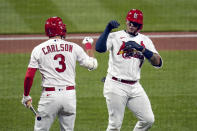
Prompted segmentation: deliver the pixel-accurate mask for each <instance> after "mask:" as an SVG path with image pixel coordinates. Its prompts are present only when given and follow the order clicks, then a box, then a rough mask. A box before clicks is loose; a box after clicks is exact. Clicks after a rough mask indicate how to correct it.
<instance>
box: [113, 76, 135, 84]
mask: <svg viewBox="0 0 197 131" xmlns="http://www.w3.org/2000/svg"><path fill="white" fill-rule="evenodd" d="M112 79H113V80H115V81H119V82H122V83H126V84H131V85H133V84H135V83H136V82H137V81H130V80H123V79H119V78H116V77H112Z"/></svg>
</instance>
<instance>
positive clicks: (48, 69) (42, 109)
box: [22, 17, 97, 131]
mask: <svg viewBox="0 0 197 131" xmlns="http://www.w3.org/2000/svg"><path fill="white" fill-rule="evenodd" d="M45 33H46V35H47V36H48V37H49V40H47V41H45V42H43V43H41V44H40V45H38V46H36V47H35V48H34V49H33V51H32V54H31V58H30V62H29V65H28V69H27V72H26V76H25V80H24V95H23V98H22V104H24V105H25V107H30V104H28V103H31V102H32V98H31V97H30V96H29V93H30V89H31V86H32V83H33V79H34V75H35V73H36V71H37V70H39V71H40V73H41V76H42V83H41V87H42V94H41V97H40V101H39V104H38V114H39V116H40V117H41V118H42V119H41V120H40V121H38V120H37V119H36V120H35V126H34V130H35V131H41V130H42V131H49V129H50V127H51V124H52V123H53V121H54V119H55V118H56V116H57V117H58V118H59V122H60V128H61V131H73V130H74V122H75V116H76V91H75V88H76V87H75V74H76V73H75V67H76V61H78V62H79V64H80V65H81V66H83V67H86V68H87V69H88V70H94V69H96V68H97V60H96V59H95V58H93V55H94V54H93V52H91V51H90V50H92V44H93V39H92V38H90V37H85V38H84V40H83V42H82V43H83V44H84V45H85V49H86V51H87V52H88V53H86V52H85V51H84V50H83V48H82V47H80V46H79V45H77V44H75V43H73V42H68V41H65V40H64V39H65V36H66V25H65V24H64V23H63V21H62V19H61V18H60V17H51V18H49V19H47V20H46V23H45ZM87 54H88V55H87Z"/></svg>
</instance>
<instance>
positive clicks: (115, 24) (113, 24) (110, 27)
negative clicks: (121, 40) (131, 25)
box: [107, 20, 120, 31]
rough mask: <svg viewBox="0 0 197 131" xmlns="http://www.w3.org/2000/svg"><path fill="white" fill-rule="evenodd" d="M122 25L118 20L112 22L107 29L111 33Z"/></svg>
mask: <svg viewBox="0 0 197 131" xmlns="http://www.w3.org/2000/svg"><path fill="white" fill-rule="evenodd" d="M118 26H120V24H119V23H118V22H117V21H116V20H112V21H110V22H109V23H108V25H107V28H108V29H109V30H110V31H111V30H112V29H115V28H118Z"/></svg>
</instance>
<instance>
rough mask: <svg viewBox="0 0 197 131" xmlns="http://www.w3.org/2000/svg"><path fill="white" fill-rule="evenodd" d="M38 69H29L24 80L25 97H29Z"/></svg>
mask: <svg viewBox="0 0 197 131" xmlns="http://www.w3.org/2000/svg"><path fill="white" fill-rule="evenodd" d="M36 71H37V68H28V69H27V72H26V75H25V80H24V96H28V95H29V92H30V89H31V86H32V83H33V80H34V76H35V73H36Z"/></svg>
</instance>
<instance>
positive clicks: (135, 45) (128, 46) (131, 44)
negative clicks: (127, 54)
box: [124, 41, 144, 51]
mask: <svg viewBox="0 0 197 131" xmlns="http://www.w3.org/2000/svg"><path fill="white" fill-rule="evenodd" d="M129 49H136V50H138V51H142V50H143V49H144V47H143V46H141V45H139V44H138V43H136V42H135V41H128V42H126V43H125V49H124V50H129Z"/></svg>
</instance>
